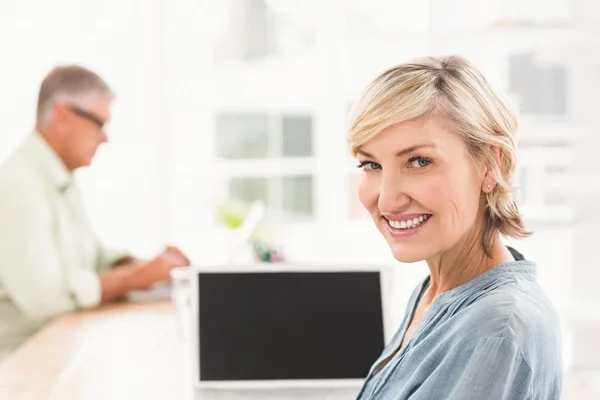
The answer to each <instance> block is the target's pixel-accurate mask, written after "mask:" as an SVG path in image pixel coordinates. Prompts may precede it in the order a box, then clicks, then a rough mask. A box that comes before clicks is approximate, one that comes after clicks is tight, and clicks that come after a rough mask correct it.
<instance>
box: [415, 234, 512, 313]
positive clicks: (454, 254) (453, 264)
mask: <svg viewBox="0 0 600 400" xmlns="http://www.w3.org/2000/svg"><path fill="white" fill-rule="evenodd" d="M468 236H471V235H468ZM472 236H473V237H465V238H464V240H462V241H461V242H459V243H458V244H457V245H456V246H454V247H453V248H452V249H450V250H448V251H446V252H444V253H443V254H440V255H437V256H435V257H432V258H431V259H428V260H427V265H428V266H429V270H430V273H431V275H430V282H429V287H428V289H427V292H426V293H425V295H424V297H423V300H424V302H425V303H426V304H430V303H431V302H433V300H434V299H435V298H436V297H437V296H438V295H439V294H441V293H443V292H446V291H448V290H451V289H454V288H456V287H458V286H460V285H464V284H465V283H467V282H470V281H472V280H473V279H475V278H477V277H478V276H479V275H481V274H483V273H485V272H487V271H489V270H490V269H492V268H494V267H495V266H497V265H500V264H503V263H506V262H509V261H514V258H513V256H512V254H511V253H510V251H509V250H508V249H507V248H506V246H504V244H502V241H501V240H500V236H499V235H496V237H495V238H494V242H493V245H492V253H491V257H488V256H487V255H486V254H485V253H484V251H483V249H482V247H481V240H480V238H481V237H480V236H479V235H472ZM478 239H479V240H478Z"/></svg>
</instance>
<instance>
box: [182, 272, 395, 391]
mask: <svg viewBox="0 0 600 400" xmlns="http://www.w3.org/2000/svg"><path fill="white" fill-rule="evenodd" d="M386 275H387V268H386V267H383V266H371V265H354V266H335V265H322V266H320V265H294V264H287V263H281V264H266V263H265V264H253V265H237V266H236V265H231V266H218V267H196V268H195V269H194V274H193V275H192V281H193V282H192V310H193V311H192V312H193V316H194V319H193V321H194V322H193V334H192V349H193V350H192V351H193V357H192V358H193V360H194V361H193V362H194V365H193V368H192V369H193V376H194V383H195V387H196V391H197V394H198V395H197V398H202V399H208V398H215V399H238V398H240V399H242V398H243V399H252V398H257V399H258V398H260V399H269V398H273V399H279V400H285V399H288V398H289V399H317V398H318V399H321V400H323V399H352V398H355V397H356V395H357V394H358V392H359V390H360V388H361V386H362V384H363V382H364V378H365V377H366V376H367V374H368V372H369V369H370V368H371V366H372V364H373V362H375V360H376V359H377V358H378V357H379V356H380V354H381V352H382V350H383V348H384V345H385V344H386V343H387V342H388V340H389V338H388V337H387V335H386V332H388V330H387V329H386V322H387V320H388V318H386V310H385V308H386V307H385V304H386V302H385V298H386V292H387V290H386V288H387V287H388V282H389V280H387V279H386Z"/></svg>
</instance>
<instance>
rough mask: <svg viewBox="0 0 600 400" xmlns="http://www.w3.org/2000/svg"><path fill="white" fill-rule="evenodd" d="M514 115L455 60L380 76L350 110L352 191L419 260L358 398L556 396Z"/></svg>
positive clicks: (552, 316) (549, 322)
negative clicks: (508, 241)
mask: <svg viewBox="0 0 600 400" xmlns="http://www.w3.org/2000/svg"><path fill="white" fill-rule="evenodd" d="M516 128H517V119H516V116H515V114H514V113H513V112H512V110H511V109H510V107H509V106H508V104H507V102H506V101H505V100H504V98H503V96H502V95H501V94H500V93H498V92H497V91H495V90H494V89H493V88H492V87H491V86H490V85H489V84H488V82H487V81H486V80H485V78H484V77H483V76H482V75H481V73H480V72H479V71H478V70H477V69H476V68H475V67H474V66H473V65H472V64H471V63H469V62H468V61H467V60H465V59H463V58H461V57H456V56H452V57H444V58H432V57H429V58H423V59H419V60H416V61H414V62H410V63H407V64H402V65H399V66H396V67H394V68H391V69H389V70H388V71H386V72H384V73H383V74H381V75H380V76H379V77H378V78H376V79H375V81H374V82H373V83H372V84H371V85H370V86H369V87H367V89H366V90H365V92H364V93H363V95H362V97H361V98H360V99H359V100H358V102H357V104H356V105H355V108H354V111H353V114H352V117H351V124H350V133H349V138H348V141H349V143H350V145H351V147H352V152H353V154H354V155H355V156H356V157H357V159H358V161H359V164H358V167H359V168H361V169H362V170H363V171H362V176H361V178H360V182H359V185H358V194H359V198H360V201H361V202H362V204H363V206H364V207H365V208H366V210H367V211H368V212H369V214H370V215H371V217H372V219H373V221H374V222H375V225H376V226H377V228H378V229H379V231H380V232H381V234H382V235H383V236H384V238H385V239H386V241H387V242H388V244H389V246H390V249H391V251H392V253H393V255H394V257H395V258H396V259H397V260H398V261H401V262H405V263H411V262H416V261H421V260H425V261H426V262H427V264H428V266H429V269H430V272H431V274H430V276H429V277H427V279H426V280H425V281H424V282H423V283H422V284H420V285H419V286H418V288H417V289H416V290H415V292H414V294H413V296H412V298H411V300H410V302H409V305H408V308H407V313H406V316H405V319H404V322H403V323H402V326H401V327H400V329H399V330H398V332H397V334H396V335H395V337H394V339H393V340H392V343H390V344H389V346H388V347H387V348H386V349H385V350H384V352H383V354H382V355H381V357H380V359H379V360H377V362H376V363H375V364H374V365H373V368H372V370H371V372H370V374H369V376H368V378H367V381H366V383H365V386H364V388H363V390H362V391H361V394H360V396H359V398H361V399H375V398H376V399H383V400H385V399H407V398H409V397H410V399H412V400H418V399H467V398H469V399H484V398H485V399H488V398H489V399H524V398H528V399H540V400H541V399H544V400H548V399H550V400H552V399H558V398H559V396H560V392H561V385H562V361H561V350H560V334H559V332H560V327H559V324H558V318H557V316H556V313H555V311H554V308H553V306H552V305H551V303H550V301H549V300H548V299H547V297H546V295H545V294H544V293H543V291H542V289H541V288H540V286H539V285H538V283H537V280H536V277H535V268H536V267H535V264H534V263H533V262H530V261H526V260H524V258H523V256H522V255H521V254H520V253H518V252H517V251H516V250H514V249H512V248H508V247H506V246H505V245H504V244H503V243H502V240H501V236H507V237H515V238H519V237H525V236H528V235H529V232H528V231H527V230H526V229H525V228H524V226H523V221H522V218H521V215H520V214H519V210H518V209H517V206H516V203H515V200H514V198H513V195H512V186H511V178H512V174H513V171H514V169H515V162H516V156H515V154H516V152H515V145H514V139H513V135H514V133H515V131H516Z"/></svg>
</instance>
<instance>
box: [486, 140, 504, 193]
mask: <svg viewBox="0 0 600 400" xmlns="http://www.w3.org/2000/svg"><path fill="white" fill-rule="evenodd" d="M490 152H491V155H492V159H493V160H494V163H495V164H496V165H495V168H493V169H495V170H496V171H498V172H501V171H502V158H503V156H504V155H503V151H502V149H501V148H500V147H498V146H490ZM490 167H491V166H490ZM490 167H488V168H487V171H486V173H485V177H484V178H483V182H482V185H481V190H483V191H484V192H485V193H490V192H491V191H493V190H494V188H495V187H496V183H497V180H496V177H495V173H494V172H493V171H492V168H490Z"/></svg>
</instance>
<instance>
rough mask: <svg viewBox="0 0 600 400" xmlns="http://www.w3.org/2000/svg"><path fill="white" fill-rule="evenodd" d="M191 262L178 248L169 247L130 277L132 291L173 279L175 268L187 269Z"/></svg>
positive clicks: (138, 268) (141, 265) (136, 269)
mask: <svg viewBox="0 0 600 400" xmlns="http://www.w3.org/2000/svg"><path fill="white" fill-rule="evenodd" d="M189 265H190V260H189V259H188V258H187V257H186V256H185V255H184V254H183V252H182V251H181V250H179V249H178V248H177V247H171V246H169V247H167V248H166V249H165V250H164V251H163V252H162V253H161V254H159V255H158V256H156V257H155V258H154V259H152V260H150V261H149V262H146V263H142V264H140V265H139V266H137V267H136V268H135V270H134V271H133V273H132V274H131V277H130V287H131V290H143V289H148V288H149V287H151V286H153V285H155V284H157V283H160V282H166V281H168V280H170V279H171V276H170V273H171V270H172V269H173V268H176V267H187V266H189Z"/></svg>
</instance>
